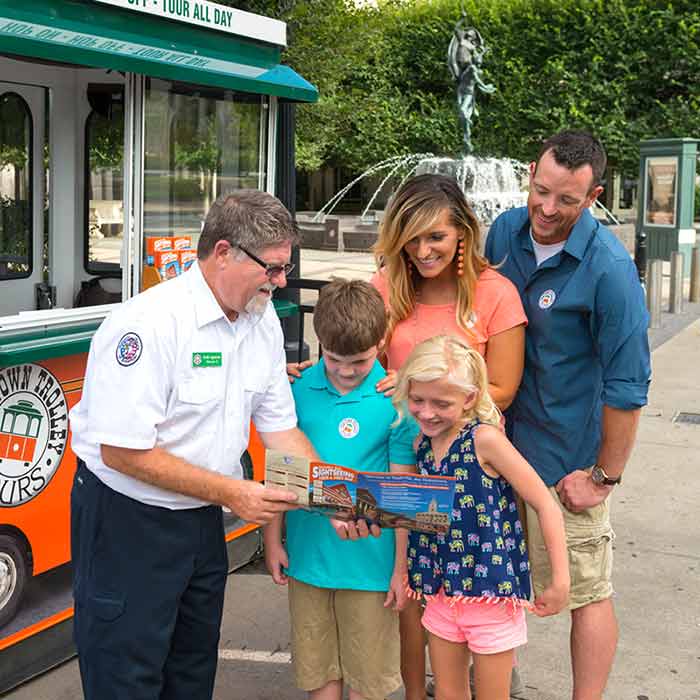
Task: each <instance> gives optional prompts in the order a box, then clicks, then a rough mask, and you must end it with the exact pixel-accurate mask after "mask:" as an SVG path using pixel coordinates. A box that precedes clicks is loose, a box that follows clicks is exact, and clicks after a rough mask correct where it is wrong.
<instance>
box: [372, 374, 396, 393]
mask: <svg viewBox="0 0 700 700" xmlns="http://www.w3.org/2000/svg"><path fill="white" fill-rule="evenodd" d="M375 388H376V390H377V391H378V392H379V393H383V394H384V396H393V394H394V391H395V390H396V370H395V369H389V370H387V372H386V377H384V379H381V380H380V381H378V382H377V383H376V384H375Z"/></svg>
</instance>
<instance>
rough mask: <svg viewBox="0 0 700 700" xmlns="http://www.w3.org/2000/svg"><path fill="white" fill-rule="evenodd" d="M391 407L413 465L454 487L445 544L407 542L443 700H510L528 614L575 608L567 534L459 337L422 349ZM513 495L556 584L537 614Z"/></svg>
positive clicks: (436, 539)
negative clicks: (528, 514)
mask: <svg viewBox="0 0 700 700" xmlns="http://www.w3.org/2000/svg"><path fill="white" fill-rule="evenodd" d="M393 400H394V403H395V404H396V406H397V409H398V410H399V413H401V412H403V413H406V411H408V412H409V413H410V414H411V415H412V416H413V417H414V418H415V419H416V421H417V422H418V425H419V426H420V429H421V434H420V435H419V436H418V438H417V439H416V464H417V467H418V469H419V471H420V472H421V473H423V474H436V475H443V476H445V475H447V476H454V477H455V479H456V480H457V485H456V493H455V500H454V504H453V510H452V522H451V525H450V529H449V531H448V532H447V533H446V534H430V535H429V534H425V533H418V532H412V533H411V536H410V538H409V546H408V570H409V585H410V588H411V591H412V593H413V595H415V596H423V597H424V598H425V600H426V607H425V612H424V614H423V618H422V623H423V626H424V627H425V628H426V630H427V631H428V646H429V651H430V662H431V665H432V668H433V674H434V676H435V697H436V700H464V698H465V697H466V698H468V697H469V683H468V679H467V668H468V665H469V664H468V662H469V657H470V655H471V656H473V661H474V676H475V686H476V695H477V698H478V700H508V697H509V689H510V678H511V669H512V667H513V662H514V651H515V648H516V647H518V646H520V645H522V644H524V643H525V642H526V641H527V628H526V624H525V609H526V608H528V609H531V610H532V612H534V613H535V614H536V615H540V616H546V615H554V614H556V613H558V612H559V611H560V610H562V609H563V608H564V606H565V605H566V602H567V599H568V596H569V567H568V559H567V553H566V539H565V535H564V523H563V520H562V515H561V511H560V509H559V507H558V506H557V504H556V503H555V502H554V500H553V499H552V497H551V495H550V493H549V491H548V490H547V488H546V486H545V485H544V483H543V482H542V480H541V479H540V477H539V476H538V475H537V473H536V472H535V471H534V469H533V468H532V467H531V466H530V465H529V464H528V463H527V462H526V461H525V459H523V457H522V456H521V455H520V453H519V452H518V451H517V450H516V449H515V448H514V447H513V446H512V445H511V444H510V442H509V441H508V438H506V436H505V435H504V433H503V431H502V429H501V427H500V418H501V415H500V412H499V411H498V409H497V408H496V406H495V404H494V403H493V401H492V400H491V397H490V396H489V394H488V380H487V376H486V365H485V363H484V360H483V358H482V357H481V355H480V354H479V353H478V352H476V351H475V350H472V349H471V348H470V347H469V346H468V345H467V344H466V343H464V342H463V341H462V340H459V339H458V338H455V337H452V336H437V337H435V338H431V339H429V340H426V341H425V342H423V343H420V344H419V345H417V346H416V347H415V349H414V350H413V352H412V353H411V355H410V356H409V358H408V360H407V361H406V363H405V364H404V366H403V367H402V368H401V370H400V371H399V375H398V384H397V389H396V393H395V395H394V399H393ZM513 489H515V490H517V492H518V493H519V494H520V496H521V497H522V498H523V499H524V500H525V501H526V502H527V503H529V504H530V505H531V506H532V508H533V509H534V510H535V511H536V512H537V515H538V518H539V521H540V525H541V528H542V532H543V533H544V538H545V542H546V545H547V550H548V552H549V558H550V563H551V568H552V582H551V584H550V586H549V587H548V588H547V589H546V590H545V591H544V592H543V594H542V595H541V596H539V597H538V598H536V599H535V601H534V603H531V602H530V580H529V564H528V559H527V547H526V543H525V536H524V533H523V528H522V524H521V521H520V519H519V517H518V509H517V504H516V500H515V495H514V491H513Z"/></svg>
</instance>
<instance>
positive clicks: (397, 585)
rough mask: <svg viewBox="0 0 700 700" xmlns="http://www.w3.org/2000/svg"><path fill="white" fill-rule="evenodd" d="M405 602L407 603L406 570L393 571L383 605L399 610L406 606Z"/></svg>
mask: <svg viewBox="0 0 700 700" xmlns="http://www.w3.org/2000/svg"><path fill="white" fill-rule="evenodd" d="M406 603H408V588H407V581H406V572H403V573H397V572H394V574H393V575H392V577H391V581H390V583H389V590H388V591H387V592H386V598H385V599H384V607H385V608H391V609H392V610H393V611H395V612H401V611H402V610H403V609H404V608H405V607H406Z"/></svg>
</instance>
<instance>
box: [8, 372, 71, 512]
mask: <svg viewBox="0 0 700 700" xmlns="http://www.w3.org/2000/svg"><path fill="white" fill-rule="evenodd" d="M67 437H68V406H67V404H66V397H65V394H64V393H63V389H62V387H61V383H60V382H59V380H58V379H56V377H54V375H53V374H51V372H49V371H48V370H47V369H46V368H45V367H41V366H39V365H34V364H25V365H15V366H13V367H5V368H2V369H0V507H2V508H8V507H16V506H20V505H22V504H23V503H27V502H28V501H31V500H32V499H33V498H34V497H35V496H37V494H39V493H41V491H43V490H44V488H45V487H46V485H47V484H48V483H49V481H50V480H51V477H52V476H53V475H54V473H55V472H56V469H57V468H58V465H59V464H60V463H61V457H63V452H64V450H65V447H66V439H67Z"/></svg>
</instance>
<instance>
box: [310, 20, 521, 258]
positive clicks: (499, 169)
mask: <svg viewBox="0 0 700 700" xmlns="http://www.w3.org/2000/svg"><path fill="white" fill-rule="evenodd" d="M487 51H488V48H487V46H486V44H485V42H484V40H483V39H482V37H481V34H479V32H478V31H477V30H476V29H474V28H473V27H467V26H466V17H465V16H464V15H463V16H462V18H461V19H460V20H459V21H458V22H457V24H456V25H455V27H454V30H453V35H452V39H451V41H450V45H449V48H448V51H447V65H448V68H449V70H450V73H451V74H452V76H453V78H454V79H455V82H456V83H457V90H456V93H457V109H458V113H459V120H460V124H461V127H462V132H463V151H464V155H462V156H461V157H456V158H453V157H436V156H434V155H433V154H431V153H418V154H410V155H404V156H395V157H393V158H388V159H386V160H383V161H381V162H379V163H376V164H374V165H373V166H371V167H370V168H368V169H367V170H366V171H365V172H363V173H362V174H361V175H359V176H358V177H356V178H355V179H354V180H353V181H352V182H350V183H348V184H347V185H346V186H345V187H344V188H343V189H341V190H339V191H338V192H337V193H336V194H335V195H334V196H333V197H332V198H331V199H330V200H329V201H328V202H326V204H325V205H324V206H323V207H322V208H321V209H320V210H319V211H318V212H317V214H316V215H315V217H314V218H313V220H312V221H313V222H315V223H319V222H322V221H324V220H325V217H326V216H327V215H328V214H330V213H331V212H332V211H333V209H334V208H335V206H336V205H337V204H338V202H340V201H341V199H342V198H343V197H344V196H345V194H346V193H347V192H348V191H349V190H350V189H351V188H352V187H353V186H354V185H355V184H357V183H358V182H359V181H360V180H362V179H364V178H366V177H370V176H377V175H379V174H380V173H384V176H383V179H382V180H381V182H380V184H379V186H378V187H377V188H376V190H375V191H374V194H373V195H372V197H371V198H370V200H369V202H368V203H367V206H366V207H365V208H364V210H363V211H362V214H361V215H360V221H359V224H358V226H359V227H362V226H363V225H365V226H372V225H374V226H376V224H377V220H376V217H374V216H370V213H369V212H370V210H371V208H372V205H373V204H374V202H375V200H376V198H377V196H378V194H379V193H380V192H381V190H382V188H383V187H384V186H385V185H386V183H387V182H389V181H390V180H392V179H393V180H395V181H396V182H397V185H396V189H398V187H400V186H401V184H402V183H403V181H404V180H405V179H407V178H408V177H410V176H411V175H420V174H423V173H441V174H443V175H449V176H451V177H454V178H455V179H456V180H457V182H458V183H459V185H460V187H461V188H462V191H463V192H464V193H465V195H466V197H467V200H468V201H469V204H470V205H471V207H472V209H473V210H474V213H475V214H476V217H477V219H478V220H479V222H480V223H481V225H482V226H483V227H484V228H488V227H489V226H490V225H491V223H492V222H493V220H494V219H495V218H496V217H497V216H498V215H499V214H500V213H501V212H504V211H506V210H507V209H511V208H513V207H519V206H523V205H524V204H525V202H526V200H527V192H526V191H524V188H525V186H526V184H527V167H526V166H525V165H524V164H523V163H520V162H518V161H516V160H513V159H511V158H487V157H480V156H475V155H474V154H473V146H472V143H471V124H472V119H473V117H474V116H476V115H478V110H477V108H476V100H475V91H476V89H477V88H478V89H479V90H481V91H482V92H485V93H493V92H494V91H495V90H496V88H495V86H493V85H490V84H486V83H485V82H484V81H483V79H482V75H481V63H482V60H483V56H484V54H485V53H486V52H487ZM338 249H339V250H342V249H343V238H342V235H341V236H339V248H338Z"/></svg>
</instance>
